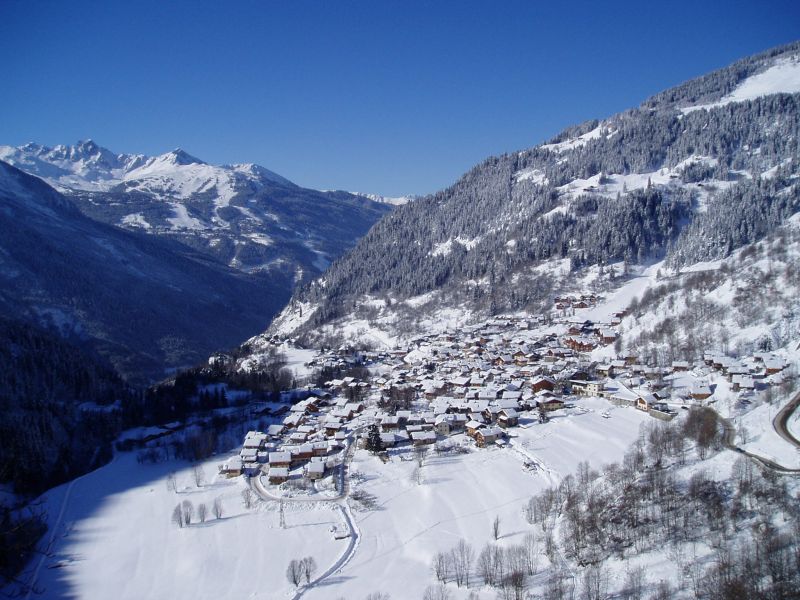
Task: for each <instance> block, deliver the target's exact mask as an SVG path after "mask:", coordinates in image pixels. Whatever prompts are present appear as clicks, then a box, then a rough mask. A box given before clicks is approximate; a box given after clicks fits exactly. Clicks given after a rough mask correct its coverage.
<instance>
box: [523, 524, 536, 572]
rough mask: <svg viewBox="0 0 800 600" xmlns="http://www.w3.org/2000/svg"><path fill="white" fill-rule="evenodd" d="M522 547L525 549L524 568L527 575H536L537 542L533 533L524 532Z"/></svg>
mask: <svg viewBox="0 0 800 600" xmlns="http://www.w3.org/2000/svg"><path fill="white" fill-rule="evenodd" d="M522 547H523V548H524V550H525V570H526V571H527V572H528V575H536V572H537V571H538V570H539V542H538V541H537V540H536V536H535V535H533V533H526V534H525V537H524V538H522Z"/></svg>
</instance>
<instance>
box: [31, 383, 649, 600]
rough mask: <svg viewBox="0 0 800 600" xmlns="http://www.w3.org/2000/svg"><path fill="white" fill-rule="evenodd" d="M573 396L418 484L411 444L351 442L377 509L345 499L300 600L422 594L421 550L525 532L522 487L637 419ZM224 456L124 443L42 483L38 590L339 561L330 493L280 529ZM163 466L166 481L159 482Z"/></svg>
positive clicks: (621, 446)
mask: <svg viewBox="0 0 800 600" xmlns="http://www.w3.org/2000/svg"><path fill="white" fill-rule="evenodd" d="M580 404H581V405H582V406H584V407H585V410H584V409H573V410H569V411H561V412H559V413H555V415H554V418H553V420H552V421H551V422H550V423H548V424H546V425H540V424H538V423H535V424H534V423H531V424H530V425H529V426H527V427H524V428H518V429H517V432H518V434H519V435H518V437H517V438H514V439H512V440H511V444H510V445H509V446H507V447H504V448H491V449H475V448H473V450H472V452H470V453H468V454H452V455H444V456H436V455H435V454H434V453H432V452H431V453H429V456H428V457H427V458H426V460H425V465H424V467H423V468H422V483H417V482H416V481H415V480H414V477H413V471H414V468H415V467H416V462H415V461H414V460H412V452H411V450H410V449H407V450H405V451H398V452H394V453H393V454H392V455H391V456H392V458H391V460H390V461H389V462H388V463H386V464H384V463H383V462H382V461H381V460H380V459H378V458H377V457H375V456H372V455H371V454H369V453H367V452H365V451H358V452H356V454H355V457H354V460H353V463H352V465H351V473H353V474H355V475H354V477H353V489H362V490H364V491H365V492H367V493H369V494H373V495H374V496H375V497H376V502H377V508H376V509H375V510H358V504H357V503H353V506H354V507H355V509H354V510H353V514H354V516H355V525H356V528H357V530H358V531H359V532H360V536H359V539H358V543H357V546H356V550H355V553H354V555H353V556H352V558H351V559H350V560H349V561H348V562H347V563H346V564H345V566H344V568H343V569H342V570H341V571H340V572H337V573H334V574H332V575H331V576H330V577H328V578H326V579H325V580H324V581H323V582H321V584H320V585H319V586H316V587H313V588H311V589H309V590H307V591H306V593H305V594H304V597H308V598H320V599H323V598H336V597H339V596H345V597H353V598H359V597H363V596H366V595H367V594H368V593H370V592H372V591H378V590H382V591H386V592H389V593H391V594H392V597H394V598H406V597H410V598H415V597H421V595H422V593H423V591H424V589H425V587H426V586H428V585H430V584H432V583H433V576H432V574H431V571H430V559H431V557H432V555H433V554H434V553H435V552H438V551H446V550H449V549H450V548H451V547H452V546H454V545H455V544H456V543H457V542H458V540H460V539H462V538H463V539H465V540H467V541H468V542H470V543H471V544H472V545H473V547H474V548H475V550H476V552H477V551H479V550H480V548H481V547H482V546H483V545H484V544H485V543H487V542H489V541H492V540H491V529H492V521H493V520H494V518H495V517H499V519H500V523H501V532H500V535H501V537H500V539H499V541H498V543H499V544H500V545H513V544H518V543H520V542H521V539H522V537H523V536H524V534H525V533H527V532H528V531H530V530H531V529H532V528H531V526H530V525H528V524H527V523H526V522H525V519H524V516H523V513H522V507H523V504H524V503H525V502H527V500H528V499H529V498H530V496H531V495H533V494H535V493H537V492H539V491H541V490H543V489H544V488H546V487H549V486H551V485H554V484H557V483H558V481H559V480H560V479H561V478H562V477H563V476H564V475H566V474H568V473H571V472H573V471H574V470H575V468H576V466H577V464H578V463H579V462H581V461H583V460H587V461H589V463H590V464H591V465H592V466H593V467H598V468H599V467H600V466H602V465H603V464H605V463H608V462H612V461H617V460H619V459H620V458H621V457H622V454H623V452H624V450H625V448H626V447H627V446H628V444H629V443H630V442H631V441H632V440H633V439H634V438H635V437H636V436H637V435H638V431H639V424H640V423H641V422H643V421H647V420H649V417H647V416H646V415H645V414H644V413H641V412H639V411H636V410H634V409H621V408H612V407H611V406H610V405H609V404H608V403H607V402H606V401H604V400H597V399H590V400H584V401H581V402H580ZM602 413H608V414H610V418H604V417H602V416H601V414H602ZM470 444H472V442H470ZM225 458H226V457H225V456H220V457H215V458H214V459H213V460H209V461H208V462H206V463H205V464H203V470H204V473H205V477H206V479H207V482H206V483H204V484H203V485H202V486H201V487H199V488H198V487H196V485H195V482H194V478H193V474H192V470H191V468H190V466H189V465H188V464H187V463H183V462H181V463H176V462H174V461H172V462H169V463H165V464H160V465H147V464H139V463H137V461H136V457H135V454H134V453H122V454H118V455H117V456H116V458H115V460H114V461H113V462H112V463H111V464H109V465H107V466H105V467H103V468H101V469H99V470H97V471H95V472H93V473H90V474H88V475H86V476H84V477H82V478H80V479H78V480H76V481H75V482H73V483H71V484H67V485H64V486H59V487H58V488H55V489H53V490H51V491H50V492H48V493H47V494H45V495H44V496H43V501H44V504H45V506H46V507H47V509H48V513H49V518H50V523H51V527H52V529H51V531H52V534H53V544H52V548H51V556H49V557H47V558H44V559H43V560H42V561H41V563H42V564H41V568H39V569H38V576H37V580H36V581H37V586H38V587H39V588H41V589H43V590H44V596H43V597H47V598H71V597H78V598H111V597H115V598H136V599H140V598H188V597H193V598H236V599H240V598H288V597H291V596H292V595H293V593H294V588H293V586H292V585H291V584H290V583H289V582H288V581H287V579H286V576H285V571H286V567H287V565H288V563H289V561H290V560H292V559H295V558H298V559H299V558H303V557H305V556H313V557H314V559H315V561H316V563H317V565H318V574H320V573H323V572H324V571H325V570H326V569H327V568H328V567H330V566H331V565H334V564H335V563H336V562H337V561H339V560H340V559H341V557H342V555H343V554H344V553H345V550H346V549H347V545H348V542H347V540H335V539H333V535H332V533H331V529H332V528H333V527H337V528H339V529H340V530H341V529H344V527H343V523H342V517H341V512H340V511H339V510H338V509H337V508H336V506H335V505H334V504H333V503H325V502H320V503H314V502H312V503H300V502H287V503H286V513H285V514H286V521H287V527H286V529H281V528H280V525H279V511H278V505H277V503H275V502H264V501H260V500H257V501H256V502H255V504H254V506H253V508H251V509H249V510H248V509H246V508H245V507H244V505H243V501H242V496H241V494H242V490H244V489H245V487H246V484H245V483H244V480H243V478H237V479H225V478H219V477H217V475H216V473H217V468H216V467H217V465H218V464H219V463H221V462H223V461H224V460H225ZM534 465H536V466H534ZM170 472H175V474H176V481H177V489H178V491H177V492H173V491H171V490H169V489H168V485H167V478H168V475H169V473H170ZM216 498H220V499H221V501H222V505H223V511H224V514H223V518H222V519H219V520H217V519H215V518H214V516H213V514H212V513H211V507H212V505H213V503H214V500H215V499H216ZM184 500H188V501H190V502H192V504H193V505H194V506H195V509H196V508H197V507H198V506H199V505H200V504H201V503H202V504H205V505H206V506H207V507H208V509H209V517H208V520H207V521H206V522H205V523H203V524H200V523H193V524H192V525H190V526H189V527H186V528H183V529H180V528H178V527H177V526H176V525H175V524H174V523H172V522H171V515H172V511H173V509H174V507H175V505H176V504H178V503H180V502H183V501H184ZM50 535H51V533H50V532H48V534H47V536H46V538H49V536H50ZM542 560H543V561H545V562H546V559H544V558H543V559H542ZM38 562H39V561H38V559H36V560H35V561H34V563H33V564H32V565H31V567H30V568H29V569H28V571H27V573H26V577H28V578H29V577H31V575H32V572H33V571H35V570H37V569H36V568H37V566H38ZM475 583H476V585H477V582H475ZM465 593H466V592H465ZM487 593H488V592H487Z"/></svg>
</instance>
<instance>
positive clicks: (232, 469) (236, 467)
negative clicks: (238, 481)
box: [219, 460, 242, 477]
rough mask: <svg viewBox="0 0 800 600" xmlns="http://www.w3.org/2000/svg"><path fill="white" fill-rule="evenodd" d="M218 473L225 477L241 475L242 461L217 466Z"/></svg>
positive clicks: (230, 461) (231, 461)
mask: <svg viewBox="0 0 800 600" xmlns="http://www.w3.org/2000/svg"><path fill="white" fill-rule="evenodd" d="M219 473H220V475H225V477H238V476H239V475H241V474H242V461H241V460H229V461H228V462H226V463H224V464H222V465H220V466H219Z"/></svg>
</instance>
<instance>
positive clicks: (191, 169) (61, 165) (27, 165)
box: [0, 140, 294, 198]
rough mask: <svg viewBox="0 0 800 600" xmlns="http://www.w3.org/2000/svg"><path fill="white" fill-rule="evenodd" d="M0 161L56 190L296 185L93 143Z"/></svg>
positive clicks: (0, 152)
mask: <svg viewBox="0 0 800 600" xmlns="http://www.w3.org/2000/svg"><path fill="white" fill-rule="evenodd" d="M0 160H4V161H6V162H8V163H10V164H13V165H14V166H16V167H17V168H20V169H22V170H24V171H26V172H28V173H31V174H32V175H36V176H38V177H41V178H42V179H44V180H45V181H47V182H48V183H49V184H50V185H52V186H53V187H55V188H56V189H68V190H83V191H110V190H112V189H113V188H115V187H116V186H119V185H124V186H126V187H128V186H129V187H131V188H133V189H142V188H144V189H152V190H166V191H171V192H172V193H174V194H176V195H177V196H178V197H179V198H188V197H190V196H191V195H192V194H195V193H199V192H203V191H208V190H209V189H211V187H213V186H217V187H218V188H220V189H225V190H226V191H229V192H230V191H234V190H235V189H236V188H237V186H241V185H242V183H244V182H245V181H247V182H252V183H254V184H259V183H264V182H272V183H278V184H282V185H287V186H292V185H294V184H293V183H292V182H290V181H289V180H288V179H286V178H284V177H281V176H280V175H278V174H277V173H273V172H272V171H270V170H269V169H265V168H264V167H261V166H259V165H255V164H240V165H223V166H213V165H209V164H208V163H206V162H204V161H202V160H200V159H199V158H195V157H194V156H191V155H190V154H188V153H187V152H185V151H184V150H182V149H180V148H176V149H175V150H172V151H171V152H166V153H164V154H161V155H159V156H147V155H144V154H116V153H114V152H112V151H111V150H108V149H107V148H104V147H102V146H99V145H97V144H96V143H95V142H94V141H92V140H82V141H79V142H78V143H76V144H75V145H71V146H66V145H58V146H55V147H52V148H50V147H48V146H43V145H41V144H36V143H28V144H25V145H23V146H19V147H13V146H0ZM170 179H174V180H175V182H176V183H179V184H180V185H176V184H172V183H171V182H170V181H169V180H170Z"/></svg>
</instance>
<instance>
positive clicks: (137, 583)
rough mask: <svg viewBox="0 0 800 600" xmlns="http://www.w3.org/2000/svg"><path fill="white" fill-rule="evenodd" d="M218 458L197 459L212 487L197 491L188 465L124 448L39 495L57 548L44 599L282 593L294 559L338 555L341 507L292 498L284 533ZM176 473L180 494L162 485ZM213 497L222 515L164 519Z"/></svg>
mask: <svg viewBox="0 0 800 600" xmlns="http://www.w3.org/2000/svg"><path fill="white" fill-rule="evenodd" d="M224 458H225V457H216V458H214V459H213V460H210V461H207V462H206V463H204V464H203V465H202V467H203V469H204V471H205V473H206V477H207V479H208V483H206V484H205V485H204V486H203V487H201V488H196V487H195V484H194V481H193V480H192V475H191V469H190V466H189V465H188V464H186V463H175V462H171V463H166V464H160V465H140V464H137V462H136V455H135V453H125V454H120V455H118V456H117V457H116V458H115V460H114V461H113V462H112V463H111V464H109V465H107V466H105V467H103V468H101V469H98V470H97V471H95V472H93V473H90V474H88V475H85V476H83V477H81V478H79V479H78V480H76V481H74V482H72V483H69V484H65V485H62V486H59V487H57V488H54V489H53V490H51V491H49V492H47V493H46V494H45V495H44V496H43V497H42V500H43V501H44V505H45V507H46V509H47V512H48V515H49V518H50V526H51V528H52V532H53V533H54V538H53V539H54V545H53V551H52V556H50V557H46V558H43V561H44V565H43V566H44V567H45V568H41V569H39V573H38V578H37V586H38V587H40V588H42V589H43V590H44V595H43V596H42V597H46V598H48V599H50V600H56V599H61V598H118V599H120V600H125V599H130V600H141V599H142V598H164V599H166V598H231V599H241V598H262V599H268V598H286V597H289V596H291V593H292V589H293V586H291V584H290V583H289V582H288V581H287V579H286V577H285V571H286V566H287V564H288V561H289V560H290V558H292V557H300V558H302V557H303V556H310V555H313V556H314V557H315V558H316V561H317V563H318V564H319V565H320V568H325V567H327V566H328V565H329V564H331V563H333V562H334V561H335V560H336V558H337V557H338V556H339V553H340V552H341V550H342V548H343V547H344V546H345V545H346V543H347V542H346V541H344V540H338V541H337V540H334V539H333V537H332V536H331V534H330V532H329V529H330V528H331V527H333V526H338V527H341V526H342V523H341V518H340V516H339V512H338V511H336V510H334V509H333V508H332V507H331V506H329V505H319V506H318V505H315V504H308V505H298V504H293V505H291V506H287V507H286V521H287V528H286V529H281V528H280V526H279V514H278V510H277V505H274V506H273V505H267V504H265V503H256V505H255V506H254V508H252V509H251V510H249V511H248V510H246V509H245V508H244V506H243V504H242V498H241V492H242V490H243V489H244V488H245V485H246V484H245V483H244V480H243V478H241V477H240V478H237V479H224V478H219V477H217V476H216V473H217V465H218V464H219V463H221V462H222V461H223V460H224ZM172 470H176V471H177V473H176V478H177V484H178V490H179V491H178V493H173V492H171V491H168V490H167V486H166V476H167V473H168V472H169V471H172ZM215 498H221V500H222V503H223V509H224V514H223V518H222V519H220V520H216V519H214V517H213V515H211V514H210V513H211V511H210V510H209V518H208V520H207V521H206V522H205V523H194V524H192V525H190V526H189V527H186V528H183V529H179V528H177V527H176V526H175V525H174V524H172V523H171V522H170V517H171V514H172V510H173V508H174V507H175V505H176V504H178V503H180V502H183V501H185V500H188V501H190V502H191V503H192V504H193V505H194V506H195V507H197V506H198V505H199V504H200V503H204V504H206V505H207V506H208V508H209V509H210V508H211V505H212V504H213V502H214V499H215ZM47 535H50V534H49V533H48V534H47ZM38 560H39V559H38V558H37V559H35V560H34V564H33V565H31V569H29V571H28V572H26V573H24V575H23V577H25V576H28V577H29V576H30V575H31V571H32V569H33V568H35V567H36V564H38V562H37V561H38Z"/></svg>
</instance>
